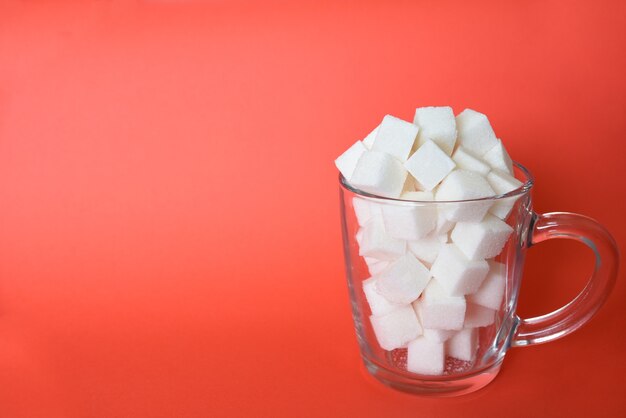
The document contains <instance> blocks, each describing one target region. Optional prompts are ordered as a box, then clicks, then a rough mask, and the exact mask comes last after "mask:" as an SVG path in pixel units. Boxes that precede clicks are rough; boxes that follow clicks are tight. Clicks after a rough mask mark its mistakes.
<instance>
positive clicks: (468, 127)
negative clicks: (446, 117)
mask: <svg viewBox="0 0 626 418" xmlns="http://www.w3.org/2000/svg"><path fill="white" fill-rule="evenodd" d="M456 126H457V130H458V142H459V144H460V146H462V147H463V148H465V149H467V150H468V151H470V152H471V153H473V154H474V155H476V156H478V157H482V156H483V155H485V153H487V151H489V150H491V149H492V148H493V147H494V146H496V145H497V144H498V140H497V138H496V134H495V133H494V132H493V128H492V127H491V124H490V123H489V119H487V116H485V115H484V114H482V113H479V112H476V111H475V110H472V109H465V110H464V111H462V112H461V113H459V114H458V115H457V117H456Z"/></svg>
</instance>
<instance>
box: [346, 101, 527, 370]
mask: <svg viewBox="0 0 626 418" xmlns="http://www.w3.org/2000/svg"><path fill="white" fill-rule="evenodd" d="M335 163H336V165H337V168H338V169H339V171H340V172H341V174H342V175H343V177H344V178H345V180H346V181H347V182H348V183H349V184H350V185H351V186H352V187H354V188H356V189H359V190H361V191H364V192H367V193H369V194H372V195H376V196H382V197H387V198H393V199H399V200H393V201H387V202H386V201H385V200H384V199H382V200H377V199H370V198H367V196H356V197H354V198H353V202H352V203H353V208H354V211H355V215H356V218H357V221H358V224H359V230H358V232H357V233H356V241H357V242H358V245H359V255H360V256H362V257H363V259H364V261H365V263H366V264H367V267H368V270H369V272H370V275H371V277H369V278H368V279H366V280H364V281H363V282H362V286H363V292H364V295H365V298H366V300H367V302H368V304H369V307H370V310H371V316H370V321H371V324H372V329H373V331H374V333H375V335H376V339H377V341H378V344H379V345H380V347H381V348H382V349H384V350H390V351H391V350H395V349H398V348H406V349H407V366H406V367H407V370H408V371H410V372H414V373H418V374H428V375H438V374H443V373H444V370H445V363H446V356H449V357H452V358H456V359H458V360H460V361H462V362H472V361H474V359H475V356H476V352H477V348H478V329H479V328H480V327H485V326H489V325H491V324H493V323H494V320H495V315H496V312H497V310H498V309H499V308H500V306H501V305H502V302H503V299H504V293H505V287H506V271H505V266H504V265H503V264H502V263H499V262H497V261H495V260H494V258H495V257H496V256H497V255H498V254H499V253H500V252H501V251H502V249H503V247H504V245H505V244H506V242H507V240H508V239H509V237H510V235H511V233H512V232H513V228H511V226H509V225H508V224H507V223H506V219H507V217H508V215H509V213H510V212H511V209H512V208H513V205H514V203H515V201H514V200H515V199H514V198H512V199H499V200H498V201H497V202H496V203H495V204H494V203H493V201H491V200H476V201H472V202H467V203H448V204H437V202H439V201H460V200H472V199H480V198H483V197H490V196H496V195H501V194H505V193H508V192H510V191H513V190H515V189H517V188H519V187H520V186H521V185H522V183H521V182H520V181H519V180H517V179H515V177H514V176H513V166H512V161H511V158H510V157H509V155H508V153H507V151H506V150H505V148H504V146H503V145H502V142H501V141H500V140H499V139H498V138H497V137H496V135H495V134H494V131H493V129H492V127H491V124H490V123H489V120H488V119H487V117H486V116H485V115H484V114H482V113H479V112H476V111H474V110H471V109H466V110H464V111H463V112H461V113H460V114H459V115H457V116H456V117H455V116H454V113H453V111H452V109H451V108H450V107H422V108H418V109H417V110H416V112H415V118H414V121H413V123H410V122H406V121H404V120H401V119H398V118H396V117H393V116H390V115H387V116H385V117H384V118H383V120H382V122H381V123H380V125H379V126H378V127H376V128H375V129H374V130H373V131H372V132H371V133H370V134H369V135H367V137H366V138H365V139H363V140H362V141H357V142H356V143H355V144H354V145H352V146H351V147H350V148H349V149H348V150H347V151H345V152H344V153H343V154H342V155H341V156H339V158H337V160H336V161H335ZM405 200H406V201H411V202H406V203H403V201H405ZM416 201H417V202H422V203H415V202H416ZM428 202H431V203H428Z"/></svg>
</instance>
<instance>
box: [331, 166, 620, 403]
mask: <svg viewBox="0 0 626 418" xmlns="http://www.w3.org/2000/svg"><path fill="white" fill-rule="evenodd" d="M515 177H516V178H517V179H518V180H520V181H522V182H523V185H522V186H521V187H519V188H518V189H516V190H514V191H512V192H509V193H507V194H504V195H499V196H495V197H491V198H484V199H475V200H466V201H455V202H439V201H423V202H414V201H406V200H398V199H390V198H385V197H380V196H374V195H371V194H368V193H366V192H363V191H360V190H357V189H354V188H353V187H351V186H350V185H349V184H348V183H347V182H346V181H345V179H344V178H343V177H342V176H341V175H340V177H339V179H340V194H341V216H342V228H343V242H344V255H345V262H346V273H347V279H348V288H349V292H350V300H351V304H352V315H353V319H354V324H355V329H356V334H357V339H358V343H359V346H360V350H361V356H362V359H363V361H364V363H365V366H366V368H367V370H368V371H369V373H370V374H371V375H373V376H374V377H375V378H376V379H378V380H379V381H381V382H382V383H384V384H386V385H388V386H390V387H393V388H396V389H399V390H403V391H406V392H411V393H414V394H420V395H430V396H454V395H462V394H465V393H470V392H473V391H475V390H478V389H480V388H482V387H484V386H485V385H487V384H488V383H489V382H491V381H492V380H493V379H494V378H495V377H496V375H497V374H498V372H499V370H500V366H501V364H502V361H503V359H504V356H505V354H506V351H507V350H508V349H509V348H510V347H519V346H526V345H531V344H539V343H544V342H548V341H552V340H555V339H558V338H561V337H563V336H565V335H567V334H569V333H571V332H573V331H575V330H576V329H578V328H579V327H580V326H582V325H583V324H585V323H586V322H587V321H588V320H589V319H590V318H591V317H592V316H593V315H594V314H595V312H596V311H597V310H598V309H599V308H600V306H601V305H602V304H603V303H604V301H605V300H606V299H607V297H608V295H609V293H610V292H611V290H612V288H613V285H614V283H615V279H616V276H617V269H618V262H619V256H618V250H617V246H616V243H615V241H614V239H613V238H612V237H611V235H610V234H609V233H608V232H607V230H606V229H605V228H604V227H602V226H601V225H600V224H598V223H597V222H596V221H594V220H592V219H590V218H587V217H585V216H582V215H577V214H573V213H563V212H559V213H546V214H536V213H534V212H533V211H532V199H531V189H532V185H533V177H532V175H531V174H530V173H529V172H528V170H526V169H525V168H524V167H523V166H521V165H520V164H517V163H515ZM364 202H365V205H363V203H364ZM368 205H369V207H368ZM355 206H357V208H356V209H357V212H360V213H359V215H360V218H361V219H359V217H357V213H355ZM485 206H489V207H494V206H496V207H499V208H500V209H503V208H504V210H505V211H508V209H509V208H510V209H511V210H510V213H509V215H508V217H506V218H505V222H506V223H507V224H508V225H509V226H511V227H512V229H513V231H512V232H511V233H510V236H509V237H508V240H507V241H506V244H505V245H504V247H503V249H502V250H501V251H500V253H499V254H498V255H497V256H495V257H494V258H492V259H491V260H489V263H493V262H495V263H501V264H499V267H500V272H501V277H503V278H504V285H503V286H502V287H503V288H504V290H503V295H502V296H501V302H500V303H499V305H498V306H499V307H498V308H497V309H493V311H492V312H491V313H490V314H491V315H492V316H491V318H490V319H488V320H487V321H486V322H492V323H490V324H488V325H483V324H484V323H485V321H483V322H482V323H481V322H480V321H481V320H480V319H478V322H476V318H474V319H473V320H472V324H470V325H474V326H475V328H474V329H475V331H472V332H475V334H474V337H473V338H474V342H473V343H472V344H474V348H473V350H474V351H473V354H472V358H471V359H469V360H468V359H467V357H464V359H458V358H455V357H452V356H450V355H449V352H448V346H447V345H446V344H451V343H450V341H451V340H450V339H448V340H447V341H446V342H442V343H441V344H443V346H444V349H445V351H444V353H445V354H444V367H445V368H444V370H443V372H442V373H439V374H435V375H433V374H431V373H430V372H429V373H428V374H419V373H414V372H411V371H408V370H407V351H408V350H407V345H408V344H409V343H410V342H407V341H404V340H401V341H400V342H401V343H402V344H401V346H400V347H396V346H397V345H399V344H398V343H396V344H395V345H391V346H388V347H387V349H383V348H382V347H381V345H380V343H379V341H378V339H377V335H376V333H375V331H374V328H373V326H372V319H373V320H374V321H376V322H377V323H378V324H380V323H381V322H383V323H384V322H385V321H387V322H389V318H390V317H385V315H386V314H387V312H388V310H386V309H382V311H383V312H382V313H381V312H377V315H373V314H372V311H371V308H370V303H369V302H368V300H367V297H366V294H365V292H364V284H363V283H364V282H365V283H366V287H367V284H368V283H370V284H371V282H372V280H376V278H377V275H384V274H385V273H384V271H385V268H387V267H388V266H389V263H390V262H391V259H393V258H394V257H397V256H398V255H394V251H396V253H397V254H401V253H402V251H403V250H402V249H400V250H397V248H400V247H397V248H396V249H394V246H393V245H391V246H390V247H389V248H386V249H385V248H383V252H382V253H381V254H383V255H384V256H383V259H385V258H386V260H377V259H376V258H372V257H367V256H361V255H360V253H362V251H361V249H360V246H359V242H360V241H362V240H363V239H364V237H363V234H364V233H365V234H370V238H369V239H370V240H371V239H374V240H376V235H375V234H377V233H378V234H384V226H383V227H380V226H379V229H378V232H376V231H374V232H372V230H370V231H369V232H365V231H366V229H367V227H368V226H369V227H371V226H372V225H368V222H370V221H371V219H367V217H368V216H369V217H370V218H372V219H374V217H375V216H376V214H375V213H374V212H375V210H378V209H376V207H379V208H380V207H385V208H389V207H392V208H401V209H400V210H404V209H408V210H410V209H417V210H419V211H422V213H430V214H431V215H432V214H433V213H436V214H437V219H438V221H437V222H438V224H437V226H436V228H442V227H443V228H442V229H441V230H445V225H441V223H442V221H443V223H445V219H446V216H445V214H446V213H450V211H454V210H459V209H460V210H474V209H477V210H480V209H481V208H483V209H484V207H485ZM371 208H374V209H371ZM364 210H365V212H368V211H369V212H370V213H365V215H364V214H363V213H364ZM490 210H491V211H493V210H492V209H490ZM418 213H419V212H418ZM363 218H365V219H363ZM379 221H380V220H378V221H372V223H373V222H379ZM360 224H361V225H360ZM382 225H384V223H383V224H382ZM449 226H450V225H448V227H449ZM371 234H374V235H371ZM440 236H443V238H442V239H441V241H444V240H446V238H447V242H448V243H450V242H451V239H450V232H447V235H445V233H444V234H441V235H440ZM372 237H374V238H372ZM553 238H566V239H573V240H576V241H579V242H582V243H584V244H585V245H587V246H588V247H589V248H591V250H592V251H593V252H594V254H595V269H594V272H593V274H592V275H591V277H590V279H589V281H588V283H587V285H586V286H585V288H584V289H583V290H582V291H581V293H580V294H579V295H578V296H577V297H576V298H575V299H574V300H572V301H571V302H570V303H568V304H567V305H565V306H564V307H562V308H560V309H558V310H556V311H554V312H552V313H549V314H547V315H543V316H539V317H535V318H529V319H521V318H519V317H518V316H517V315H516V313H515V310H516V306H517V299H518V294H519V288H520V284H521V279H522V270H523V265H524V258H525V255H526V250H527V249H528V248H530V247H531V246H533V245H535V244H537V243H539V242H542V241H545V240H548V239H553ZM387 244H388V243H387ZM396 244H397V243H396ZM442 245H443V242H442ZM384 246H385V244H383V247H384ZM368 248H371V245H370V246H369V247H368ZM407 248H408V249H407ZM385 251H388V252H390V253H391V254H387V253H385ZM404 251H408V252H412V248H411V246H410V245H407V244H405V247H404ZM420 251H421V252H422V253H421V254H420V256H419V257H418V256H416V259H418V260H419V261H420V262H421V263H422V264H423V265H424V266H425V268H426V269H428V268H430V267H431V266H430V263H428V262H427V261H424V259H429V261H431V262H432V261H433V260H432V258H433V257H434V256H435V255H436V254H431V255H430V256H428V255H425V254H423V251H424V249H423V248H422V249H421V250H420ZM426 253H428V251H427V249H426ZM431 253H432V251H431ZM490 265H491V264H490ZM370 270H371V272H370ZM368 280H369V282H368ZM485 281H486V279H485ZM481 286H482V284H481ZM496 287H497V286H496ZM369 291H370V293H371V292H372V287H371V286H370V290H369ZM422 293H423V292H422ZM492 293H493V292H492ZM496 293H497V291H496ZM370 296H371V295H370ZM374 298H379V296H377V295H374ZM492 299H493V298H492ZM374 302H376V301H374ZM465 302H466V308H465V309H466V312H465V313H466V314H467V315H468V316H466V317H465V319H464V320H463V319H462V321H464V323H463V327H464V328H465V327H467V325H468V321H469V317H470V316H469V315H470V311H472V312H473V313H472V314H471V315H475V313H476V312H475V310H476V309H478V310H479V311H480V312H482V313H484V312H487V310H485V309H483V308H484V306H482V305H478V306H479V308H476V306H477V304H476V303H472V302H475V300H474V299H473V297H472V296H466V301H465ZM382 303H383V304H384V305H385V306H383V308H386V307H387V302H386V301H383V302H382ZM483 305H485V304H483ZM486 305H489V303H487V304H486ZM398 306H400V307H402V309H404V311H403V312H404V313H406V314H408V312H410V311H409V310H408V309H407V308H406V305H402V304H399V305H398ZM408 306H411V307H413V306H415V305H414V304H412V305H408ZM494 307H495V305H493V302H492V305H491V308H494ZM378 309H379V310H380V306H379V307H378ZM394 309H395V308H393V307H392V309H391V310H394ZM414 311H415V312H416V313H415V315H416V317H417V318H418V321H419V322H421V318H420V315H419V312H418V309H417V308H415V309H414ZM408 315H409V316H410V314H408ZM479 316H480V315H479ZM380 317H385V318H386V319H382V320H381V319H380ZM483 317H484V315H483ZM411 321H412V319H411ZM478 325H483V326H478ZM382 326H384V324H383V325H382ZM394 327H396V325H394V324H393V323H392V325H391V328H394ZM398 327H399V328H402V327H404V325H402V326H400V325H398ZM405 328H406V327H405ZM420 328H421V331H420V332H421V333H422V334H423V333H424V329H425V327H423V326H421V327H420ZM457 329H458V327H457ZM394 330H395V328H394ZM394 332H395V333H396V337H394V338H397V335H398V332H399V333H400V337H405V340H406V339H411V338H414V337H415V332H414V330H413V328H411V330H410V331H407V330H406V329H404V330H400V331H397V332H396V331H394ZM403 332H404V333H405V334H406V333H407V332H408V334H406V335H402V333H403ZM428 332H432V331H431V330H429V331H428ZM449 332H450V333H454V332H455V331H449ZM392 334H393V333H392ZM443 334H445V331H444V333H443ZM419 337H421V335H420V336H419ZM419 337H418V338H419ZM442 339H443V337H442ZM455 344H456V343H455ZM437 347H439V346H437ZM439 355H440V352H439V351H438V352H437V354H436V355H435V357H436V358H440V357H438V356H439ZM459 357H463V356H459Z"/></svg>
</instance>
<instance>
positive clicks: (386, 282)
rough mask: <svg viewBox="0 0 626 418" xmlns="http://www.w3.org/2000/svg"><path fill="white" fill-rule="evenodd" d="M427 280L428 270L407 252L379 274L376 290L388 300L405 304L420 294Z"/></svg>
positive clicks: (428, 278)
mask: <svg viewBox="0 0 626 418" xmlns="http://www.w3.org/2000/svg"><path fill="white" fill-rule="evenodd" d="M429 280H430V271H428V269H427V268H426V267H424V265H423V264H422V263H420V262H419V260H418V259H417V258H415V256H413V255H412V254H410V253H408V254H406V255H403V256H402V257H400V258H398V259H397V260H395V261H393V262H392V263H391V264H390V265H389V266H388V267H387V268H386V269H385V270H384V271H382V272H381V273H380V274H379V278H378V280H377V282H376V291H377V292H378V293H379V294H381V295H382V296H384V297H385V299H387V300H388V301H390V302H393V303H398V304H407V303H411V302H413V301H414V300H415V299H417V298H418V297H419V296H420V295H421V294H422V291H423V290H424V288H425V287H426V285H427V284H428V281H429Z"/></svg>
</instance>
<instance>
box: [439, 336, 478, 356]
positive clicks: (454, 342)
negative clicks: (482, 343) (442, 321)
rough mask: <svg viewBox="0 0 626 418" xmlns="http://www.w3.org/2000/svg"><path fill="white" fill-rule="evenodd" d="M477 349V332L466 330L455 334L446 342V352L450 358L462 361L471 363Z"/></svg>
mask: <svg viewBox="0 0 626 418" xmlns="http://www.w3.org/2000/svg"><path fill="white" fill-rule="evenodd" d="M477 348H478V330H477V329H476V328H466V329H463V330H461V331H459V332H457V333H456V334H455V335H454V336H453V337H452V338H450V339H449V340H448V341H447V342H446V351H447V352H448V355H449V356H450V357H454V358H457V359H459V360H463V361H472V360H474V356H475V355H476V349H477Z"/></svg>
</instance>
